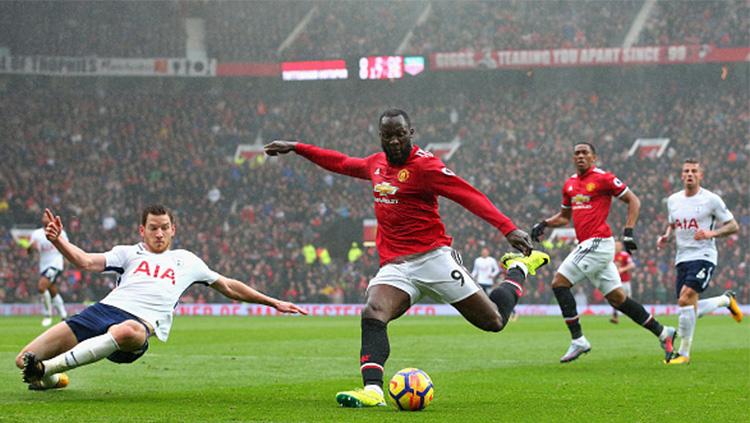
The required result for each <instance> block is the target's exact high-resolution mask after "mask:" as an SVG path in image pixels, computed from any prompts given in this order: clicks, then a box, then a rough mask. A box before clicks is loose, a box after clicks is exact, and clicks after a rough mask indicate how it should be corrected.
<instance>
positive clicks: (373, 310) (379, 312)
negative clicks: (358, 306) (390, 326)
mask: <svg viewBox="0 0 750 423" xmlns="http://www.w3.org/2000/svg"><path fill="white" fill-rule="evenodd" d="M362 318H363V319H375V320H380V321H381V322H386V323H387V322H388V321H389V320H390V319H389V316H388V311H387V310H386V308H385V307H383V306H381V305H380V304H378V303H367V304H366V305H365V308H364V309H362Z"/></svg>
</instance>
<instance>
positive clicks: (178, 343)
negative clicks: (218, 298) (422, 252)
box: [0, 316, 750, 423]
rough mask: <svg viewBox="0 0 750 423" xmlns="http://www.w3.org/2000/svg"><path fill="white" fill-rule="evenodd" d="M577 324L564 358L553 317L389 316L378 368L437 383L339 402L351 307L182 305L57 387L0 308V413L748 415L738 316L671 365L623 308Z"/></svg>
mask: <svg viewBox="0 0 750 423" xmlns="http://www.w3.org/2000/svg"><path fill="white" fill-rule="evenodd" d="M662 320H663V321H664V322H665V323H668V324H672V325H675V324H676V323H677V321H676V317H673V316H672V317H666V318H663V319H662ZM582 324H583V328H584V331H585V333H586V336H587V338H588V339H589V340H590V341H591V343H592V346H593V349H592V351H591V353H589V354H588V355H586V356H584V357H582V358H581V359H579V360H578V361H576V362H573V363H570V364H566V365H561V364H559V363H558V359H559V357H560V356H561V355H562V354H563V352H564V351H565V349H566V348H567V346H568V342H569V338H568V332H567V330H566V328H565V326H564V324H563V322H562V321H561V319H560V318H544V317H522V318H521V319H520V320H519V321H517V322H514V323H511V325H510V326H509V327H508V328H507V329H506V330H505V331H503V332H501V333H499V334H493V333H483V332H481V331H479V330H477V329H474V328H473V327H471V326H470V325H469V324H468V323H466V322H465V321H464V320H463V319H461V318H460V317H407V318H402V319H400V320H398V321H396V322H394V323H392V324H391V325H390V329H389V335H390V339H391V357H390V360H389V361H388V363H387V366H386V377H387V378H388V377H390V376H391V375H392V374H393V373H395V372H396V371H397V370H399V369H401V368H403V367H410V366H414V367H419V368H421V369H423V370H425V371H426V372H427V373H428V374H429V375H430V376H431V377H432V379H433V382H434V384H435V400H434V402H433V403H432V405H431V406H430V407H429V408H428V409H426V410H424V411H422V412H418V413H409V412H398V411H395V409H393V408H390V407H388V408H383V407H381V408H376V409H342V408H339V407H338V406H337V404H336V402H335V400H334V396H335V394H336V392H337V391H339V390H344V389H351V388H354V387H357V386H359V385H360V377H359V371H358V355H359V319H358V318H310V317H247V318H239V317H234V318H220V317H178V318H177V319H176V321H175V324H174V327H173V330H172V334H171V338H170V340H169V342H168V343H166V344H164V343H161V342H159V341H156V340H154V339H152V343H151V347H150V349H149V351H148V353H147V354H146V355H145V356H144V357H143V358H141V359H140V360H139V361H137V362H135V363H133V364H130V365H116V364H114V363H110V362H108V361H106V360H104V361H101V362H98V363H95V364H93V365H89V366H85V367H82V368H79V369H75V370H72V371H70V372H69V375H70V379H71V383H70V386H68V388H66V389H63V390H59V391H50V392H31V391H28V390H27V389H26V385H24V384H22V383H21V381H20V376H19V371H18V370H17V369H16V368H15V366H14V365H13V359H14V357H15V355H16V353H17V352H18V350H19V349H20V348H21V347H22V346H23V345H24V344H26V343H27V342H28V341H29V340H31V338H33V337H34V336H35V335H37V334H38V333H40V331H41V327H40V326H39V319H38V318H37V317H24V318H15V317H6V318H0V334H2V337H1V338H0V339H1V341H0V360H1V362H2V363H3V364H2V366H0V382H1V383H0V421H10V422H22V421H23V422H31V421H39V422H51V421H63V422H79V421H102V422H105V421H106V422H112V421H127V422H137V421H180V422H185V421H191V422H192V421H259V422H369V421H373V422H374V421H378V422H382V421H429V422H439V421H450V422H453V423H459V422H471V421H477V422H489V421H508V422H519V421H533V422H540V421H565V422H583V421H608V422H612V421H620V422H636V421H643V422H649V421H653V422H664V421H675V422H690V421H695V422H708V421H750V326H749V325H748V322H747V321H745V322H743V323H742V324H737V323H735V322H734V321H733V320H731V319H730V318H729V317H726V316H712V317H706V318H703V319H701V320H699V322H698V327H697V330H696V332H697V333H696V336H695V340H694V342H693V344H694V346H693V357H692V359H693V362H692V363H691V364H690V365H688V366H672V367H668V366H665V365H664V364H662V363H661V358H662V354H661V350H660V349H659V346H658V342H657V340H656V339H655V338H654V337H653V336H652V335H651V334H649V333H648V332H646V331H645V330H643V329H642V328H640V327H638V326H636V325H635V324H633V323H632V322H630V321H624V322H621V323H620V324H619V325H617V326H615V325H612V324H610V323H609V322H608V321H607V320H606V318H604V317H584V318H583V319H582ZM678 342H679V341H678Z"/></svg>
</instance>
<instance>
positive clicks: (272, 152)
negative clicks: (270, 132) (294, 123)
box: [263, 140, 297, 156]
mask: <svg viewBox="0 0 750 423" xmlns="http://www.w3.org/2000/svg"><path fill="white" fill-rule="evenodd" d="M296 146H297V141H284V140H275V141H272V142H271V143H269V144H266V145H264V146H263V151H265V153H266V154H268V155H269V156H278V155H279V154H286V153H288V152H290V151H294V147H296Z"/></svg>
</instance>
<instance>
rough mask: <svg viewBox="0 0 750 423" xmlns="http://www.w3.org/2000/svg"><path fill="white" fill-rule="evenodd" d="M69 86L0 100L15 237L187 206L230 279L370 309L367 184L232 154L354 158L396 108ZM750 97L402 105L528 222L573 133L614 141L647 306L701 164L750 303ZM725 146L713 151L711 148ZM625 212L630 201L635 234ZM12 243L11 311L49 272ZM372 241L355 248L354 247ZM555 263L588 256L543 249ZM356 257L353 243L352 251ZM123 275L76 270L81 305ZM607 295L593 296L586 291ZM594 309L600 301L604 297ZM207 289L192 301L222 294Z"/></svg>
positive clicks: (96, 243)
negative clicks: (685, 175) (312, 150)
mask: <svg viewBox="0 0 750 423" xmlns="http://www.w3.org/2000/svg"><path fill="white" fill-rule="evenodd" d="M147 91H148V90H115V89H113V88H111V89H110V90H109V91H108V90H106V89H100V90H98V91H97V92H96V93H89V92H88V91H85V90H75V89H69V88H47V89H42V88H37V89H34V88H29V89H27V90H15V91H13V90H12V91H9V92H6V93H5V94H3V95H2V101H1V102H0V134H2V137H3V141H2V143H3V146H4V154H3V155H2V158H0V166H2V173H1V174H0V225H2V226H3V228H4V229H10V228H11V227H13V226H14V225H18V224H26V225H32V226H33V225H37V224H38V221H39V218H40V215H41V212H42V210H43V209H44V207H51V208H52V209H53V210H54V211H56V212H57V213H59V214H60V215H62V216H63V218H64V221H65V222H66V225H67V230H68V233H69V236H70V238H71V239H72V240H73V242H75V243H77V244H78V245H80V246H81V247H82V248H84V249H85V250H89V251H104V250H106V249H108V248H109V247H111V246H113V245H115V244H119V243H134V242H137V241H138V235H137V225H138V218H139V211H140V209H141V208H142V207H143V206H145V205H147V204H148V203H151V202H163V203H166V204H167V205H168V206H170V207H172V208H173V209H174V210H175V211H176V219H177V237H176V245H175V247H176V248H187V249H189V250H191V251H194V252H196V254H198V255H199V256H201V257H203V258H204V259H205V260H206V262H207V263H208V264H209V265H210V266H211V267H212V268H213V269H215V270H217V271H218V272H220V273H222V274H226V275H232V276H235V277H239V278H244V280H245V281H246V282H248V283H250V284H252V285H254V286H256V287H258V288H259V289H260V290H262V291H265V292H269V293H270V294H272V295H277V296H280V297H282V298H285V299H289V300H293V301H297V302H360V301H362V300H363V295H364V290H365V288H366V285H367V281H368V279H369V278H370V277H371V276H372V275H374V274H375V272H376V271H377V266H378V260H377V254H376V252H375V250H374V248H367V247H362V246H361V241H362V239H361V237H362V226H361V225H362V221H363V219H366V218H371V217H372V199H371V194H370V190H369V189H368V184H367V182H364V181H357V180H352V179H349V178H346V177H342V176H336V175H332V174H330V173H327V172H325V171H322V170H320V169H318V168H316V167H314V166H313V165H312V164H310V163H308V162H307V161H306V160H303V159H301V158H297V157H288V158H285V159H284V160H276V159H270V160H267V161H264V160H262V156H258V157H252V158H249V159H248V160H240V161H238V160H235V159H234V157H233V154H234V151H235V147H236V145H237V144H239V143H254V142H256V141H258V142H264V141H269V140H272V139H275V138H283V139H301V140H303V141H309V142H311V143H314V144H317V145H321V146H324V147H327V148H335V149H338V150H341V151H343V152H346V153H347V154H349V155H354V156H364V155H367V154H371V153H374V152H377V151H379V149H380V145H379V141H378V138H377V116H378V115H379V113H380V112H381V111H382V109H384V108H385V107H387V106H391V104H390V103H389V102H388V101H387V100H385V99H383V100H377V101H373V102H372V104H369V105H363V104H361V102H359V101H357V98H356V97H354V98H351V99H349V98H344V97H339V98H331V97H326V98H320V97H317V96H316V94H315V93H304V92H299V93H296V94H295V98H294V99H293V100H291V99H283V98H280V97H278V96H275V95H273V93H272V92H271V91H267V92H263V91H262V90H252V89H248V90H247V91H245V92H241V91H237V90H227V91H226V93H225V94H222V93H221V92H220V91H216V90H214V91H205V92H201V91H200V90H195V91H192V92H190V93H189V94H185V93H183V94H179V95H178V94H173V93H171V94H170V95H163V94H161V93H159V92H147ZM746 99H747V98H746V96H745V95H744V94H743V93H740V92H736V91H732V90H721V89H717V88H716V87H704V88H700V87H691V86H689V84H688V86H677V85H672V86H668V87H664V86H663V84H660V83H658V82H652V83H648V82H644V86H642V87H641V89H639V90H632V89H628V88H627V87H622V88H620V89H617V88H616V87H613V88H612V89H611V90H595V89H588V88H586V89H583V88H581V89H574V88H566V89H563V88H560V89H557V90H543V91H535V90H534V89H532V88H524V87H514V88H508V89H506V90H503V91H498V94H497V95H493V96H491V97H489V96H486V95H482V94H480V93H476V92H474V93H472V92H469V91H465V92H464V91H461V90H459V91H458V92H456V91H450V90H448V91H446V92H444V93H434V94H431V95H429V96H422V97H415V98H413V99H412V100H410V101H407V102H405V103H404V104H400V105H399V106H400V107H402V108H404V109H406V110H407V111H409V112H411V114H412V122H413V124H414V127H415V128H416V130H417V134H418V137H417V139H416V142H417V143H418V144H419V145H420V146H423V147H425V146H427V144H429V143H434V142H449V141H451V140H453V139H458V140H460V141H461V142H462V146H461V148H459V149H458V150H457V152H456V153H455V154H454V155H453V156H452V157H451V158H450V160H447V164H448V165H449V166H450V167H451V168H452V169H453V170H454V171H456V172H457V173H458V174H459V175H461V176H463V177H464V178H466V179H467V180H469V181H470V182H472V183H473V184H475V185H476V186H477V187H478V188H480V189H481V190H482V191H484V192H485V193H487V195H488V196H489V197H490V199H491V200H492V201H493V202H495V204H497V205H498V206H499V208H500V210H502V211H503V212H505V213H506V214H507V215H508V216H510V217H511V218H513V219H514V220H515V222H516V223H517V224H518V225H519V226H520V227H522V228H525V229H528V228H530V226H531V225H532V224H534V223H535V222H536V221H538V220H539V219H540V218H541V217H544V216H549V215H551V214H553V213H554V212H555V211H556V210H557V208H558V207H559V203H560V188H561V185H562V183H563V181H564V179H565V178H566V177H567V176H569V175H570V174H572V173H573V166H572V163H571V149H572V145H573V143H574V142H576V141H588V142H592V143H594V144H595V145H596V146H597V147H598V152H599V157H600V162H601V166H602V167H604V168H606V169H608V170H611V171H613V172H615V173H616V174H617V175H618V176H620V177H621V178H622V179H623V180H624V181H625V182H626V183H628V184H629V185H630V186H631V187H632V189H633V190H634V191H635V192H636V194H638V195H639V196H640V198H641V200H642V203H643V207H642V210H641V219H640V222H639V224H638V226H637V229H636V237H637V240H638V241H639V245H640V249H639V250H638V251H636V252H635V256H634V257H635V260H636V262H637V265H638V267H637V270H636V271H635V276H634V278H633V279H634V296H635V297H636V298H638V299H639V300H641V301H642V302H644V303H672V302H673V300H674V294H673V284H674V269H673V266H672V261H673V248H669V249H667V250H666V251H657V250H656V249H655V239H656V237H657V235H658V234H660V233H661V232H662V231H663V230H664V227H665V225H666V220H665V219H666V212H665V203H664V201H665V199H666V197H667V196H668V195H669V194H670V193H671V192H674V191H676V190H679V189H680V187H681V183H680V180H679V168H680V165H681V163H682V161H683V160H684V159H685V158H687V157H698V158H700V159H702V160H704V162H705V164H706V166H707V175H706V181H705V184H704V185H705V186H706V187H708V188H709V189H711V190H713V191H715V192H717V193H719V194H721V195H722V196H723V198H724V200H725V201H726V203H727V205H728V206H729V207H730V209H731V210H732V212H733V213H734V214H735V217H736V218H737V220H738V221H739V222H740V225H741V232H740V233H739V234H738V236H733V237H730V238H728V239H722V240H720V241H718V244H719V257H720V264H719V267H718V274H717V275H716V276H715V278H714V281H713V288H712V289H714V290H717V291H722V290H723V289H729V288H731V289H735V290H737V292H738V298H739V299H740V300H741V301H742V302H743V303H746V302H748V300H750V286H748V284H747V283H746V282H745V281H746V280H747V276H748V273H747V263H749V262H750V249H749V248H748V245H747V240H748V239H750V237H749V236H748V235H750V208H749V205H748V197H747V195H748V193H747V186H748V172H747V169H748V159H749V155H750V144H748V139H747V137H746V134H747V129H748V124H749V123H750V115H749V114H748V112H747V108H746V107H742V104H743V102H745V101H746ZM639 137H645V138H652V137H667V138H670V139H671V143H670V145H669V148H668V150H667V152H666V153H665V154H664V155H663V156H662V157H661V158H658V159H657V158H650V157H640V156H639V155H638V154H636V155H635V156H632V157H631V156H629V155H628V150H629V149H630V147H631V145H632V143H633V141H634V140H635V139H636V138H639ZM708 145H710V150H708V148H709V147H707V146H708ZM441 211H442V214H443V217H444V221H445V223H446V226H447V230H448V233H450V234H452V235H453V236H454V247H455V248H456V249H457V250H458V251H459V252H461V253H462V254H463V256H464V258H465V261H466V262H467V263H471V262H472V261H473V259H474V258H475V257H477V256H478V254H479V252H480V249H481V247H482V246H489V247H490V248H491V250H492V252H493V254H494V255H495V256H496V257H499V255H500V254H502V253H503V252H504V251H506V250H507V249H508V248H509V246H508V244H507V243H506V242H505V241H503V239H502V237H501V236H500V235H499V234H498V233H497V232H496V231H495V230H494V229H493V228H492V227H490V226H489V225H488V224H487V223H485V222H483V221H481V220H480V219H478V218H477V217H475V216H473V215H471V214H470V213H469V212H466V211H465V210H463V209H462V208H461V207H459V206H457V205H455V204H453V203H451V202H450V201H447V200H446V201H441ZM624 211H625V207H624V206H623V205H621V204H615V205H614V206H613V214H612V217H611V219H610V224H611V225H612V227H613V230H614V232H615V234H618V235H619V234H620V233H621V230H622V222H623V221H624ZM3 236H4V238H3V239H2V240H1V241H0V301H1V302H30V301H35V298H36V295H35V291H34V289H33V287H34V283H35V282H34V281H35V280H36V263H35V261H34V260H33V259H32V258H30V257H28V256H27V254H26V252H25V251H24V250H23V249H22V248H20V247H18V245H17V244H16V242H15V241H14V240H13V239H12V237H11V236H10V234H9V231H3ZM352 242H357V247H352V245H353V244H352ZM545 245H546V247H547V248H548V249H550V252H551V254H552V256H553V263H554V264H558V263H560V261H561V260H562V258H563V257H564V256H565V254H566V253H567V252H568V251H569V249H570V248H571V246H570V245H568V244H559V243H547V244H545ZM350 247H351V248H350ZM554 269H555V266H550V267H548V268H545V269H543V270H542V271H541V272H540V273H539V275H538V276H537V277H536V278H534V279H532V283H533V285H534V286H533V287H532V288H531V289H530V290H529V294H528V295H527V297H525V298H524V300H523V301H524V302H527V303H552V302H554V298H553V296H552V293H551V289H550V288H549V283H550V281H551V277H552V273H553V271H554ZM113 283H114V278H113V277H104V276H101V275H96V274H90V273H81V272H79V271H76V270H74V269H67V270H66V273H65V278H64V281H62V283H61V284H60V286H61V289H62V292H63V294H64V295H65V297H66V300H67V301H93V300H96V299H99V298H101V297H102V296H103V295H104V294H105V293H106V292H107V291H108V290H109V289H111V287H112V286H113ZM588 289H590V288H589V287H587V290H588ZM591 295H592V296H591V298H590V301H592V302H596V301H598V300H601V298H598V297H596V296H595V295H594V294H591ZM218 299H219V298H218V297H217V296H215V295H213V290H208V289H203V288H192V289H190V290H189V291H188V292H187V293H186V294H185V296H184V298H183V301H185V302H203V301H208V302H210V301H213V300H218Z"/></svg>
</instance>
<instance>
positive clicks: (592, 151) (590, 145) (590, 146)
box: [573, 141, 596, 154]
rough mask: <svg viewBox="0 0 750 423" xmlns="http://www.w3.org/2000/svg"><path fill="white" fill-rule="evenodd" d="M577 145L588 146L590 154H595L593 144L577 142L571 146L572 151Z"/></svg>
mask: <svg viewBox="0 0 750 423" xmlns="http://www.w3.org/2000/svg"><path fill="white" fill-rule="evenodd" d="M577 145H588V146H589V148H590V149H591V154H596V147H594V144H591V143H590V142H586V141H582V142H577V143H575V144H573V149H575V148H576V146H577Z"/></svg>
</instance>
